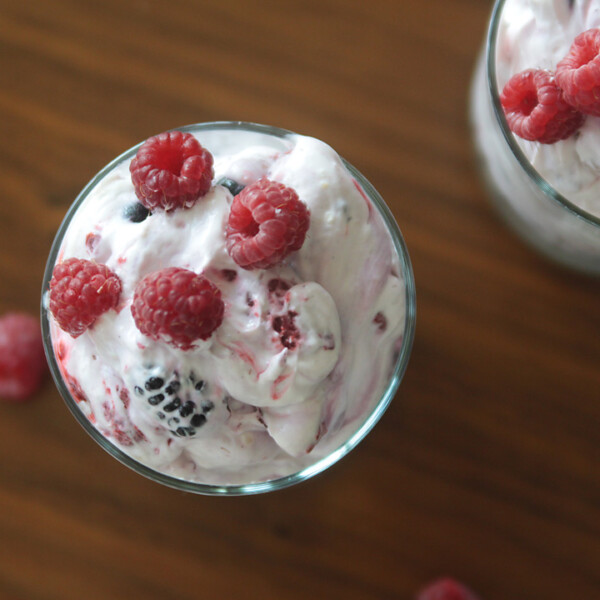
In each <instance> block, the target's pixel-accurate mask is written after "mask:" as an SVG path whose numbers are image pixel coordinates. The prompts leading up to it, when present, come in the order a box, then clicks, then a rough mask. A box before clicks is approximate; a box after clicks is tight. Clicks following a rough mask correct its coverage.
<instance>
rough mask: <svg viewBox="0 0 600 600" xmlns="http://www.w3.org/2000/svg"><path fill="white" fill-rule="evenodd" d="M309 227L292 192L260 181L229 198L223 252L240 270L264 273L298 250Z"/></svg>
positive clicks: (304, 210)
mask: <svg viewBox="0 0 600 600" xmlns="http://www.w3.org/2000/svg"><path fill="white" fill-rule="evenodd" d="M309 224H310V214H309V211H308V209H307V208H306V205H305V204H304V203H303V202H302V201H301V200H300V199H299V198H298V195H297V194H296V192H295V191H294V190H293V189H292V188H289V187H286V186H285V185H283V184H281V183H278V182H276V181H271V180H269V179H267V178H266V177H263V178H262V179H259V180H258V181H256V182H254V183H252V184H250V185H248V186H246V187H245V188H244V189H243V190H242V191H241V192H240V193H239V194H238V195H237V196H234V198H233V202H232V204H231V210H230V212H229V221H228V224H227V250H228V252H229V255H230V256H231V258H232V259H233V260H234V262H235V263H237V264H238V265H239V266H240V267H243V268H244V269H268V268H270V267H273V266H274V265H276V264H278V263H280V262H281V261H282V260H283V259H284V258H285V257H286V256H288V255H289V254H290V253H292V252H294V251H296V250H299V249H300V248H301V247H302V244H303V243H304V238H305V237H306V232H307V231H308V227H309Z"/></svg>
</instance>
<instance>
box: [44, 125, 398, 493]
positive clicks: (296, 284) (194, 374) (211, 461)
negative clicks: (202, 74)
mask: <svg viewBox="0 0 600 600" xmlns="http://www.w3.org/2000/svg"><path fill="white" fill-rule="evenodd" d="M186 130H187V131H188V132H191V133H192V134H193V135H194V136H195V137H196V139H197V140H198V141H199V142H200V144H202V146H203V147H204V148H205V149H207V150H208V151H209V152H210V153H211V154H212V157H213V159H214V176H213V178H212V181H211V184H210V189H209V190H208V192H207V193H206V194H205V195H204V196H203V197H202V198H200V199H199V200H198V201H197V202H196V203H195V204H193V206H191V207H190V208H181V209H176V210H170V211H164V210H151V211H150V212H148V211H142V213H141V214H140V212H139V210H138V209H139V206H140V205H139V201H138V198H136V194H135V191H134V186H133V184H132V177H131V174H130V170H129V169H130V163H131V159H132V154H131V153H129V154H128V155H126V156H125V158H122V159H120V160H117V161H115V163H113V164H112V165H111V166H110V168H109V169H108V170H107V171H105V172H103V174H102V176H101V177H100V178H99V179H98V180H97V181H95V182H93V183H92V185H91V187H90V188H89V190H87V191H86V192H84V194H83V196H84V198H83V200H82V202H81V203H80V204H79V205H78V206H77V209H76V210H75V211H74V212H73V214H72V218H69V217H68V218H67V221H66V223H65V226H64V235H63V237H62V239H59V240H58V242H57V243H59V246H58V250H57V254H56V264H57V265H60V264H61V263H65V261H68V260H69V259H72V258H77V259H85V260H87V261H91V262H92V263H99V264H102V265H106V267H107V268H108V269H110V271H111V272H112V273H114V274H115V275H116V276H117V277H118V279H119V280H120V284H121V291H120V296H119V301H118V304H117V305H116V306H115V307H114V308H113V309H110V310H107V311H106V312H104V313H103V314H101V315H100V316H99V317H98V318H97V320H96V321H95V322H94V323H93V325H91V326H90V327H89V328H88V329H87V330H85V331H84V332H83V333H81V334H80V335H77V336H76V337H74V336H73V335H71V334H69V333H68V332H67V331H64V330H63V329H61V327H60V326H59V325H58V323H57V321H56V319H55V318H54V316H53V315H52V313H51V312H50V311H49V312H48V313H47V314H48V319H49V331H50V334H51V346H52V350H53V353H54V358H55V360H56V362H57V365H58V368H59V369H60V373H61V376H62V379H63V381H64V383H65V385H66V387H67V388H68V390H69V392H70V394H71V396H72V397H73V399H74V400H75V402H76V405H77V409H78V410H79V411H81V413H82V414H83V415H85V417H86V418H87V420H88V421H89V423H90V424H92V425H93V427H94V428H95V430H96V431H97V432H99V433H100V434H101V435H102V436H103V437H104V438H105V439H106V440H108V441H109V442H110V443H111V444H113V445H114V446H115V447H117V448H118V449H120V450H121V451H122V452H124V453H125V454H126V455H128V456H129V457H131V458H133V459H134V460H135V461H137V462H139V463H141V464H143V465H145V466H146V467H148V468H150V469H152V470H155V471H158V472H160V473H163V474H165V475H167V476H171V477H174V478H178V479H182V480H186V481H190V482H198V483H202V484H208V485H245V484H248V483H254V482H262V481H270V480H274V479H278V478H282V477H285V476H288V475H290V474H294V473H297V472H299V471H301V470H302V469H305V468H306V467H308V466H310V465H312V464H314V463H316V462H318V461H319V460H321V459H322V458H324V457H326V456H328V455H330V454H331V453H332V452H333V451H335V450H337V449H338V448H339V447H340V446H342V445H343V444H344V443H345V442H346V441H347V440H348V439H349V438H350V437H351V436H352V435H353V434H354V433H355V432H356V431H357V429H358V428H359V427H360V426H361V425H362V424H363V423H364V422H365V419H366V418H367V417H368V416H369V415H370V414H371V413H372V412H373V410H374V409H375V407H376V406H377V405H378V403H379V402H380V400H381V398H382V397H383V396H384V394H385V393H386V390H387V389H388V387H389V386H390V382H391V381H392V379H393V376H394V373H395V371H396V369H397V365H398V360H399V355H400V354H401V352H402V351H403V344H406V343H407V340H405V328H406V322H407V314H406V311H407V287H406V277H407V276H409V277H410V274H407V273H405V272H403V270H402V267H401V261H400V259H399V256H398V251H397V247H396V246H395V244H394V241H393V239H392V236H391V235H390V232H389V230H388V226H387V225H386V223H385V222H384V220H383V218H382V217H381V215H380V212H379V209H378V208H376V207H375V206H374V204H373V203H372V202H371V200H370V199H369V196H368V195H367V194H366V193H365V191H364V189H363V188H362V187H361V186H360V184H359V183H358V182H357V180H356V179H355V177H354V176H353V175H352V174H351V172H350V171H349V170H348V169H347V168H346V166H345V164H344V163H343V161H342V160H341V159H340V157H339V156H338V155H337V154H336V153H335V152H334V151H333V150H332V149H331V148H330V147H329V146H327V145H326V144H325V143H323V142H321V141H318V140H316V139H314V138H310V137H304V136H300V135H295V134H289V135H285V136H283V137H279V136H275V135H270V134H268V133H264V132H261V131H259V130H245V129H243V128H240V127H239V125H238V126H237V127H232V128H231V129H227V128H223V127H219V128H216V129H213V130H211V129H210V128H197V129H194V128H186ZM265 177H266V178H268V179H269V180H272V181H276V182H279V183H281V184H284V185H285V186H288V187H290V188H293V190H295V192H296V194H297V195H298V197H299V198H300V200H301V201H302V202H303V203H304V204H305V206H306V208H307V209H308V211H309V213H310V226H309V228H308V230H307V232H306V237H305V239H304V243H303V244H302V247H301V248H300V249H299V250H297V251H295V252H292V253H291V254H290V255H289V256H287V257H286V258H285V259H284V260H282V261H281V262H280V263H278V264H276V265H274V266H271V267H269V268H255V269H246V268H241V267H240V266H239V265H238V264H236V262H234V260H232V258H231V256H230V253H229V252H228V246H227V237H226V232H227V223H228V216H229V213H230V209H231V205H232V200H233V196H234V193H236V192H237V189H233V188H231V185H228V184H230V183H231V182H235V184H236V185H239V187H240V188H241V187H242V186H248V185H250V184H252V183H253V182H256V181H258V180H260V179H261V178H265ZM220 182H221V183H220ZM232 189H233V193H232ZM59 237H60V236H59ZM171 267H180V268H183V269H186V270H189V271H193V272H194V273H196V274H202V276H203V277H205V278H206V279H208V280H209V281H210V282H211V283H212V284H214V286H215V287H216V288H218V290H219V292H220V298H221V299H222V304H223V315H222V321H221V322H220V325H219V326H218V327H217V328H216V329H215V330H214V331H213V332H212V334H211V335H210V336H209V337H207V339H198V340H196V341H195V342H194V343H193V344H191V346H190V347H187V348H181V347H176V346H174V345H173V344H169V343H165V341H164V340H161V339H153V338H152V337H149V336H148V335H144V334H143V333H142V332H141V331H140V329H139V328H138V327H137V326H136V322H135V321H134V318H133V316H132V310H131V307H132V302H133V298H134V294H135V291H136V287H137V286H139V283H140V281H141V280H142V279H143V278H145V277H146V276H148V275H149V274H151V273H154V272H157V271H159V270H162V269H167V268H171ZM44 302H45V305H46V306H48V293H46V296H45V299H44ZM404 353H405V352H404Z"/></svg>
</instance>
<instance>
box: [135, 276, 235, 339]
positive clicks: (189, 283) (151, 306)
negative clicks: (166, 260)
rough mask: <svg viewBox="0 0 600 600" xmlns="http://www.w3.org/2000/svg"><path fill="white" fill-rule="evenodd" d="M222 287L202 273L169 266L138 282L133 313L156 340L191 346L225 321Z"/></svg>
mask: <svg viewBox="0 0 600 600" xmlns="http://www.w3.org/2000/svg"><path fill="white" fill-rule="evenodd" d="M223 312H224V304H223V300H222V299H221V292H220V290H219V289H218V288H217V287H216V286H215V285H214V284H213V283H212V282H211V281H209V280H208V279H207V278H206V277H204V276H203V275H197V274H196V273H194V272H193V271H190V270H188V269H182V268H180V267H168V268H166V269H162V270H160V271H156V272H154V273H150V274H149V275H146V277H144V278H143V279H142V280H141V281H140V282H139V283H138V284H137V286H136V288H135V293H134V296H133V303H132V305H131V314H132V315H133V319H134V321H135V324H136V326H137V328H138V329H139V330H140V331H141V332H142V333H143V334H144V335H146V336H148V337H149V338H152V339H153V340H159V339H162V340H163V341H165V342H167V343H168V344H170V345H172V346H174V347H176V348H180V349H182V350H189V349H190V348H191V347H192V344H193V342H195V341H196V340H207V339H208V338H209V337H210V336H211V335H212V333H213V332H214V331H215V329H217V327H219V325H220V324H221V322H222V321H223Z"/></svg>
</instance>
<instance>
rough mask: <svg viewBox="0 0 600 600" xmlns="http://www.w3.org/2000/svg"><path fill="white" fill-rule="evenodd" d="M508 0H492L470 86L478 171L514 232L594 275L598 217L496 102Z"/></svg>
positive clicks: (598, 265)
mask: <svg viewBox="0 0 600 600" xmlns="http://www.w3.org/2000/svg"><path fill="white" fill-rule="evenodd" d="M509 1H510V0H496V2H495V4H494V8H493V11H492V15H491V20H490V25H489V29H488V34H487V38H486V41H485V44H484V47H483V49H482V52H481V54H480V56H479V58H478V61H477V66H476V69H475V73H474V78H473V82H472V87H471V106H470V111H471V125H472V135H473V139H474V145H475V150H476V153H477V156H478V160H479V167H480V172H481V175H482V178H483V181H484V183H485V185H486V188H487V190H488V193H489V197H490V199H491V201H492V203H493V205H494V206H495V208H496V209H497V211H498V212H499V213H500V215H501V216H502V217H503V218H504V220H505V221H506V223H507V224H508V225H509V227H510V228H511V229H512V230H513V231H514V232H515V233H516V234H517V235H518V236H519V237H521V238H522V239H523V240H524V241H525V242H527V243H528V244H529V245H530V246H531V247H533V248H534V249H536V250H537V251H538V252H540V253H541V254H543V255H544V256H546V257H547V258H550V259H551V260H553V261H555V262H557V263H560V264H562V265H564V266H567V267H569V268H572V269H575V270H578V271H581V272H584V273H588V274H593V275H597V274H600V217H599V216H596V215H594V214H592V213H590V212H588V211H586V210H585V209H583V208H581V207H580V206H578V205H576V204H575V203H574V202H573V201H572V199H570V198H569V197H568V196H567V195H563V194H561V193H560V192H559V191H557V189H556V188H555V187H553V185H551V184H550V183H549V182H548V181H547V180H546V179H545V178H544V177H543V176H542V175H540V173H539V172H538V170H536V168H535V167H534V166H533V165H532V163H531V161H530V160H529V159H528V158H527V156H526V154H525V153H524V152H523V149H522V148H521V146H520V145H519V143H518V142H517V140H516V139H515V137H514V135H513V134H512V132H511V131H510V129H509V127H508V124H507V122H506V118H505V116H504V111H503V109H502V106H501V104H500V91H499V85H498V81H497V60H498V59H497V57H498V52H499V49H500V47H501V41H499V34H500V30H501V23H502V16H503V9H504V8H505V5H507V3H508V2H509ZM559 143H560V142H559Z"/></svg>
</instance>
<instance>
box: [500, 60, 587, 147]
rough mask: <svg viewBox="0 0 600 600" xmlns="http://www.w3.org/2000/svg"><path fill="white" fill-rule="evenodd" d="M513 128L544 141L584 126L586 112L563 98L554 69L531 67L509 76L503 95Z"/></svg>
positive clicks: (505, 109) (503, 103)
mask: <svg viewBox="0 0 600 600" xmlns="http://www.w3.org/2000/svg"><path fill="white" fill-rule="evenodd" d="M500 102H501V104H502V108H503V109H504V114H505V115H506V121H507V123H508V126H509V128H510V130H511V131H512V132H513V133H514V134H515V135H518V136H519V137H521V138H523V139H525V140H530V141H533V142H540V143H542V144H553V143H554V142H558V141H559V140H564V139H565V138H568V137H569V136H570V135H572V134H573V133H575V131H577V129H579V127H581V125H582V123H583V120H584V115H583V114H582V113H581V112H579V111H578V110H577V109H575V108H573V107H572V106H570V105H569V104H567V102H566V101H565V99H564V98H563V94H562V91H561V89H560V88H559V87H558V85H557V83H556V81H555V79H554V77H553V75H552V73H549V72H548V71H541V70H535V69H528V70H526V71H522V72H521V73H517V74H516V75H513V77H511V78H510V80H509V81H508V83H507V84H506V85H505V86H504V89H503V90H502V94H501V95H500Z"/></svg>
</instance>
